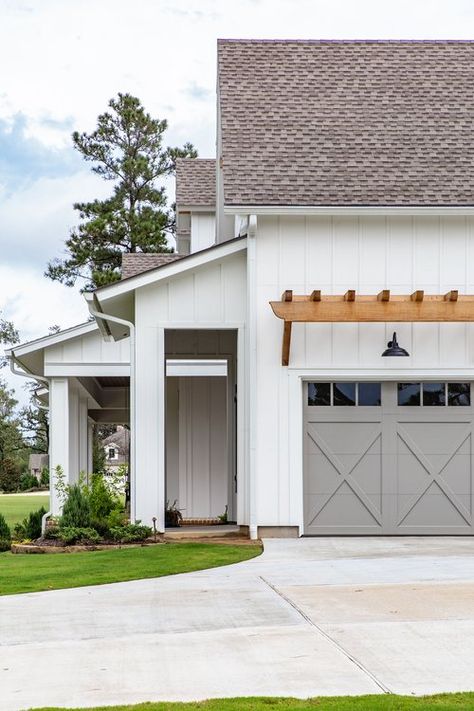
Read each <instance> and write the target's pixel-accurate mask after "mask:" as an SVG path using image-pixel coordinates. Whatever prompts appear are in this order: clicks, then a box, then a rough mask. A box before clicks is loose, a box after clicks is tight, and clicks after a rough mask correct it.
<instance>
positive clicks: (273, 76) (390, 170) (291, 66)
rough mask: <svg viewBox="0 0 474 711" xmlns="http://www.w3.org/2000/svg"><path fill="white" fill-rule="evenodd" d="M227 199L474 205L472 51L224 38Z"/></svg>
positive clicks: (439, 44)
mask: <svg viewBox="0 0 474 711" xmlns="http://www.w3.org/2000/svg"><path fill="white" fill-rule="evenodd" d="M218 83H219V95H220V117H221V127H220V128H221V137H222V161H223V183H224V202H225V204H226V205H228V206H232V205H248V206H251V205H288V206H297V205H301V206H303V205H314V206H317V205H337V206H345V205H348V206H352V205H359V206H363V205H391V206H410V205H421V206H430V205H435V206H441V205H448V206H454V205H458V206H460V205H472V204H474V140H473V128H474V126H473V124H474V43H473V42H469V41H459V42H457V41H456V42H454V41H453V42H449V41H423V42H417V41H385V40H384V41H371V40H369V41H324V40H322V41H310V40H309V41H284V40H268V41H264V40H220V41H219V43H218Z"/></svg>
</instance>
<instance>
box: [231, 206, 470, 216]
mask: <svg viewBox="0 0 474 711" xmlns="http://www.w3.org/2000/svg"><path fill="white" fill-rule="evenodd" d="M224 213H225V214H226V215H238V214H242V213H244V214H245V213H246V214H250V213H251V214H253V215H474V206H472V207H471V206H469V205H467V206H462V205H459V206H455V205H453V206H452V207H450V206H449V205H446V206H444V205H439V206H438V205H433V206H426V207H424V206H422V205H418V206H417V205H413V206H400V207H394V206H392V205H372V206H370V205H343V206H340V205H225V206H224Z"/></svg>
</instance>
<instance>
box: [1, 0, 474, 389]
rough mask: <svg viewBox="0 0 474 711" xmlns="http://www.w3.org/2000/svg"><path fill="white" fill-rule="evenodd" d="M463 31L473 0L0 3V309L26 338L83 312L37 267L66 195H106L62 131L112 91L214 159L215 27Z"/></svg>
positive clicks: (51, 253)
mask: <svg viewBox="0 0 474 711" xmlns="http://www.w3.org/2000/svg"><path fill="white" fill-rule="evenodd" d="M473 36H474V3H473V2H472V0H450V1H449V2H448V1H447V0H409V1H407V0H397V2H390V3H389V2H381V0H0V247H1V249H0V311H1V312H3V313H2V315H3V317H4V318H8V319H11V320H13V321H14V323H15V325H16V327H17V328H18V329H19V331H20V335H21V340H22V341H23V342H24V341H28V340H31V339H33V338H37V337H39V336H41V335H44V334H46V333H47V332H48V328H49V327H50V326H52V325H56V324H58V325H59V326H61V327H62V328H65V327H68V326H71V325H74V324H76V323H80V322H82V321H85V320H86V319H87V311H86V308H85V302H84V299H83V297H82V296H81V295H80V294H79V290H78V288H76V289H74V288H68V287H64V286H62V285H60V284H58V283H55V282H51V281H50V280H48V279H46V278H45V277H44V276H43V273H44V270H45V267H46V264H47V262H48V261H49V260H51V259H53V258H55V257H61V256H62V254H63V250H64V240H65V239H66V238H67V236H68V234H69V230H70V229H71V228H72V227H73V226H74V225H75V224H76V222H77V216H76V214H75V213H74V210H73V209H72V204H73V203H74V202H77V201H84V200H90V199H93V198H96V197H97V198H101V197H105V196H106V195H108V194H109V193H110V189H111V186H110V184H107V183H105V182H104V181H101V180H100V178H98V177H97V176H94V175H93V174H92V173H91V172H90V165H88V164H86V163H84V162H83V161H82V160H81V158H80V156H79V155H78V154H77V153H76V151H74V149H73V148H72V141H71V133H72V132H73V131H74V130H78V131H91V130H93V129H94V127H95V125H96V118H97V116H98V114H99V113H101V112H103V111H104V110H106V108H107V102H108V101H109V99H110V98H112V97H113V96H116V94H117V93H118V92H119V91H120V92H129V93H131V94H133V95H135V96H138V97H139V98H140V99H141V101H142V103H143V104H144V106H145V108H146V109H147V111H149V112H150V113H151V114H152V115H153V116H154V117H156V118H161V119H162V118H166V119H167V120H168V123H169V130H168V133H167V135H166V138H165V141H166V143H167V144H168V145H180V144H183V143H184V142H185V141H191V142H192V143H193V144H194V145H195V146H196V147H197V149H198V151H199V155H200V156H201V157H213V156H214V155H215V115H216V103H215V85H216V40H217V38H218V37H221V38H223V37H224V38H225V37H227V38H230V37H233V38H238V37H241V38H249V37H250V38H293V39H296V38H299V39H472V38H473ZM3 375H7V374H6V373H3ZM8 380H9V382H10V384H11V385H14V386H15V387H16V390H17V394H18V395H19V396H20V399H21V398H22V395H21V384H19V382H18V379H15V380H13V379H12V378H10V377H8Z"/></svg>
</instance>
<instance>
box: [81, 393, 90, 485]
mask: <svg viewBox="0 0 474 711" xmlns="http://www.w3.org/2000/svg"><path fill="white" fill-rule="evenodd" d="M78 415H79V422H78V425H79V427H78V430H79V452H78V453H79V472H84V474H86V475H88V474H90V473H91V471H90V469H89V461H88V428H89V425H88V421H87V398H85V397H83V396H81V395H80V396H79V410H78Z"/></svg>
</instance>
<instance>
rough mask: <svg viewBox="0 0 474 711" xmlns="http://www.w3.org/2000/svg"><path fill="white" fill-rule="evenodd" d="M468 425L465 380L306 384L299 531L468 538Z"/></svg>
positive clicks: (472, 415) (473, 529) (473, 415)
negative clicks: (302, 524)
mask: <svg viewBox="0 0 474 711" xmlns="http://www.w3.org/2000/svg"><path fill="white" fill-rule="evenodd" d="M318 387H319V390H318ZM473 395H474V393H473ZM473 423H474V410H473V407H472V406H471V403H470V385H469V384H466V383H462V384H461V383H449V384H448V383H439V384H434V383H424V384H423V383H412V384H406V383H403V384H397V383H383V384H378V383H373V384H357V383H340V384H337V383H333V384H322V383H320V384H317V383H314V384H313V383H311V384H306V385H305V430H304V457H305V465H304V517H305V533H306V534H310V535H344V534H350V535H354V534H358V535H377V534H378V535H380V534H392V535H416V534H464V535H466V534H467V535H472V534H474V526H473V516H472V511H473V505H474V500H473V490H474V487H473V479H474V477H473V472H474V466H473V454H472V447H471V442H472V435H473V426H474V425H473Z"/></svg>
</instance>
